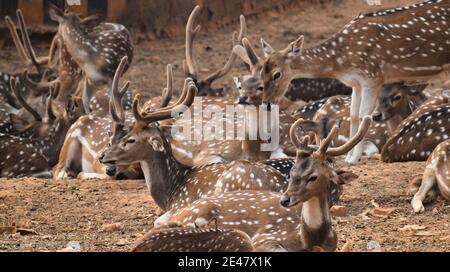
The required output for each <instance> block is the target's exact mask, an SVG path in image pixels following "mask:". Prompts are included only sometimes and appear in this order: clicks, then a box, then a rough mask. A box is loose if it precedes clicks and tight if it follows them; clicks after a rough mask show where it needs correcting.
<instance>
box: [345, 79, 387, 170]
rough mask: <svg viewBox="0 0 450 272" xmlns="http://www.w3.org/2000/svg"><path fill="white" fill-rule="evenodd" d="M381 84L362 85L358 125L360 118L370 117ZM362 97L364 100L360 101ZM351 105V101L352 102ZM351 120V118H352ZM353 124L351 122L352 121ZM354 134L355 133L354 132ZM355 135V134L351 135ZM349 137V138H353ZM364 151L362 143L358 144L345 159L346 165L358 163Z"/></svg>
mask: <svg viewBox="0 0 450 272" xmlns="http://www.w3.org/2000/svg"><path fill="white" fill-rule="evenodd" d="M381 86H382V84H377V83H372V84H364V85H362V88H361V95H362V96H361V97H360V98H361V99H360V101H361V104H360V107H359V116H358V120H357V121H358V124H359V121H360V119H361V118H363V117H364V116H366V115H371V114H372V112H373V111H374V110H375V105H376V101H377V97H378V93H379V92H380V90H381ZM362 97H364V99H362ZM352 104H353V101H352ZM352 119H353V116H352ZM352 122H353V120H352ZM353 129H354V127H353V125H352V128H351V130H352V132H351V133H353ZM356 131H357V129H356ZM355 133H356V132H355ZM353 135H355V134H353ZM353 135H351V136H353ZM363 150H364V141H361V142H359V143H358V144H357V145H356V146H355V147H354V148H353V150H352V151H351V156H350V157H347V159H346V162H347V163H348V164H352V165H353V164H356V163H358V161H359V159H360V158H361V155H362V153H363Z"/></svg>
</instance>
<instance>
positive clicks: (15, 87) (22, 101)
mask: <svg viewBox="0 0 450 272" xmlns="http://www.w3.org/2000/svg"><path fill="white" fill-rule="evenodd" d="M9 84H10V86H11V89H12V90H13V92H14V95H15V96H16V98H17V100H18V101H19V103H20V104H21V105H22V107H23V108H24V109H25V110H27V111H28V112H29V113H31V115H33V117H34V119H35V120H36V121H38V122H40V121H42V117H41V116H40V115H39V113H37V112H36V111H35V110H34V109H33V108H32V107H31V106H30V105H28V103H27V102H26V101H25V99H24V98H23V96H22V93H21V92H20V83H19V81H18V80H16V79H15V78H11V79H10V81H9Z"/></svg>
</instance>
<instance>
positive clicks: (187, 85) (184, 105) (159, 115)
mask: <svg viewBox="0 0 450 272" xmlns="http://www.w3.org/2000/svg"><path fill="white" fill-rule="evenodd" d="M196 92H197V87H196V86H195V84H194V81H193V80H192V78H186V80H185V81H184V88H183V92H182V93H183V94H182V95H181V97H180V99H178V101H177V103H175V105H173V106H170V107H165V108H161V109H158V110H156V111H154V112H151V113H149V114H147V115H145V116H143V115H142V114H141V110H140V107H139V104H140V103H139V102H140V97H141V96H140V94H137V95H136V97H135V98H134V101H133V114H134V117H135V119H136V122H137V123H140V124H141V125H145V126H146V125H148V124H150V123H152V122H157V121H161V120H166V119H169V118H171V117H172V112H184V111H186V110H187V109H188V108H189V107H190V106H191V105H192V103H193V102H194V98H195V94H196ZM180 100H181V101H180Z"/></svg>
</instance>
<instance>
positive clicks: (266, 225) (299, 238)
mask: <svg viewBox="0 0 450 272" xmlns="http://www.w3.org/2000/svg"><path fill="white" fill-rule="evenodd" d="M299 124H300V121H297V122H296V123H294V124H293V126H292V128H291V132H292V133H291V138H292V141H293V144H294V145H295V146H296V147H297V156H296V161H295V165H294V166H293V167H292V169H291V173H290V178H289V186H288V189H287V191H286V192H285V193H284V194H280V193H276V192H268V191H250V190H245V191H239V192H227V193H224V194H221V195H217V196H211V197H208V198H204V199H199V200H197V201H195V202H193V203H192V204H191V205H188V206H186V207H184V208H182V209H178V210H176V209H174V210H173V211H172V213H167V214H166V216H163V217H160V218H159V219H158V220H157V221H155V224H156V225H158V224H161V223H170V222H179V223H181V224H183V225H188V226H194V225H196V226H200V227H201V226H204V225H206V224H207V223H208V222H209V221H210V220H211V219H213V218H216V219H217V226H218V227H219V228H234V229H238V230H241V231H244V232H245V233H247V234H248V235H249V236H250V237H252V243H253V246H254V247H255V248H259V249H260V250H283V251H307V250H312V249H313V247H315V246H320V247H322V248H324V249H325V250H330V251H333V250H335V248H336V243H337V239H336V235H335V233H334V232H333V231H332V228H331V215H330V213H329V203H330V202H329V198H330V195H331V194H332V188H335V187H336V186H337V185H338V184H342V183H344V182H346V181H349V180H350V179H352V178H354V177H355V176H354V175H349V174H348V173H345V172H342V171H337V170H335V168H334V166H333V164H332V163H331V162H330V159H331V157H334V156H339V155H342V154H345V152H348V151H349V150H350V149H351V148H353V147H354V146H355V145H356V144H357V143H358V142H359V141H361V140H362V139H363V137H364V134H365V133H366V132H367V130H368V129H369V126H370V117H365V118H364V120H363V122H362V125H361V126H360V128H359V130H358V132H357V134H355V136H354V137H353V138H352V139H350V140H349V141H348V142H347V143H345V144H344V145H343V146H340V147H336V148H329V144H330V143H331V140H332V139H333V138H334V137H335V135H336V133H337V130H338V129H337V127H334V128H333V130H332V132H331V133H330V135H329V136H328V137H327V138H326V139H325V141H323V142H322V144H321V145H320V147H319V148H317V147H315V146H308V145H307V141H308V137H306V138H304V139H303V140H302V141H300V140H299V139H298V138H297V135H296V134H295V131H296V128H297V126H298V125H299ZM280 202H281V204H282V205H283V206H285V207H286V208H283V207H281V206H280V205H279V204H280ZM300 202H302V204H301V205H297V204H299V203H300Z"/></svg>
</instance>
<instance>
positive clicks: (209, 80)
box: [183, 5, 247, 96]
mask: <svg viewBox="0 0 450 272" xmlns="http://www.w3.org/2000/svg"><path fill="white" fill-rule="evenodd" d="M200 10H201V8H200V6H198V5H197V6H195V8H194V10H193V11H192V13H191V15H190V16H189V19H188V22H187V24H186V48H185V50H186V59H185V60H184V61H183V70H184V73H185V76H186V77H190V78H192V79H193V80H194V82H195V85H196V86H197V89H198V93H197V95H198V96H224V94H225V88H218V89H215V88H212V84H213V83H214V81H216V80H217V79H219V78H222V77H224V76H225V75H226V74H227V73H228V72H229V71H230V70H231V68H232V66H233V64H234V62H235V60H236V55H235V54H234V52H231V55H230V57H229V58H228V60H227V62H226V63H225V65H224V66H223V67H222V68H221V69H219V70H217V71H215V72H214V73H212V74H210V75H209V76H207V77H206V78H205V79H199V75H198V74H199V73H198V70H197V65H196V63H195V61H194V58H193V55H192V51H193V43H194V40H195V36H196V35H197V34H198V32H199V31H200V25H198V26H196V27H195V28H194V23H195V19H196V17H197V15H198V13H199V12H200ZM240 24H241V29H240V31H239V33H237V32H234V33H233V46H235V45H238V44H240V43H241V42H242V38H243V37H244V36H245V35H246V32H247V26H246V23H245V17H244V16H243V15H241V16H240Z"/></svg>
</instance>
